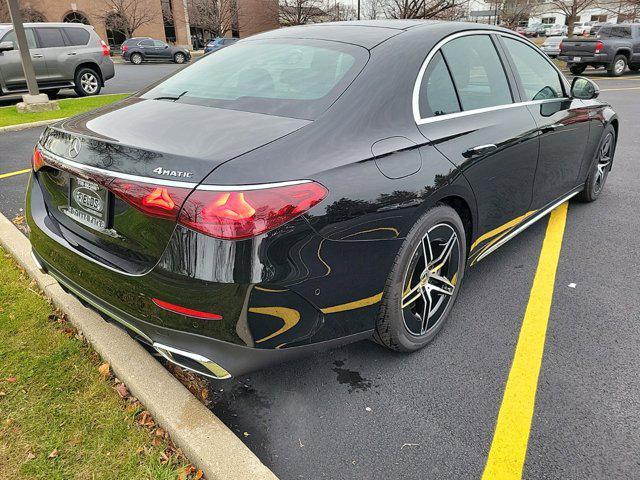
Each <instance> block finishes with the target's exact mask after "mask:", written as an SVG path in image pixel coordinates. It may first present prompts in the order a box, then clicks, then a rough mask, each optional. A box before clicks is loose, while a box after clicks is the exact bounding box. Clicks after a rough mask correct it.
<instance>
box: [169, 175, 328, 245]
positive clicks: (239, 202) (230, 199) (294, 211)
mask: <svg viewBox="0 0 640 480" xmlns="http://www.w3.org/2000/svg"><path fill="white" fill-rule="evenodd" d="M327 193H328V192H327V189H326V188H324V187H323V186H322V185H320V184H319V183H315V182H305V183H300V184H294V185H283V186H277V187H271V188H261V189H254V190H250V189H245V190H241V189H238V190H236V191H220V190H218V191H216V190H202V189H198V190H195V191H194V192H193V193H192V194H191V195H189V197H188V198H187V200H186V202H185V204H184V206H183V208H182V210H181V212H180V218H179V219H178V221H179V222H180V223H181V224H182V225H185V226H186V227H189V228H191V229H193V230H197V231H199V232H202V233H204V234H206V235H210V236H212V237H216V238H222V239H228V240H238V239H242V238H248V237H253V236H256V235H260V234H261V233H264V232H267V231H269V230H273V229H274V228H276V227H279V226H280V225H283V224H284V223H286V222H288V221H290V220H292V219H294V218H295V217H297V216H299V215H302V214H303V213H304V212H306V211H307V210H309V209H310V208H311V207H313V206H314V205H316V204H318V203H319V202H320V201H322V199H323V198H324V197H326V196H327Z"/></svg>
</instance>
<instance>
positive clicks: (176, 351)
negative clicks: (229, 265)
mask: <svg viewBox="0 0 640 480" xmlns="http://www.w3.org/2000/svg"><path fill="white" fill-rule="evenodd" d="M32 257H33V259H34V262H35V263H36V265H37V266H38V268H40V269H42V271H44V272H46V273H48V274H49V275H51V276H52V277H53V278H55V279H56V280H57V281H58V283H60V285H62V287H63V288H64V289H65V290H67V291H68V292H69V293H70V294H73V295H74V296H76V297H77V298H79V299H80V300H82V301H83V302H85V303H88V304H89V305H91V306H92V307H93V308H95V309H96V310H98V311H99V312H101V313H103V314H105V315H106V316H107V317H109V319H111V320H113V321H115V322H117V323H118V324H120V325H121V326H123V327H125V328H126V329H127V330H128V331H129V332H130V333H131V334H132V335H133V336H134V338H136V339H137V340H138V341H140V342H142V343H145V344H146V345H148V346H151V347H153V348H154V349H155V350H156V351H158V353H160V354H161V355H162V356H163V357H164V358H166V359H167V360H168V361H170V362H172V363H175V364H177V365H180V366H181V367H183V368H187V369H188V370H192V371H195V372H197V373H199V374H201V375H205V376H208V377H211V378H215V379H220V380H222V379H227V378H230V377H232V376H238V375H243V374H245V373H247V372H251V371H254V370H259V369H262V368H265V367H268V366H271V365H275V364H278V363H282V362H285V361H289V360H293V359H296V358H299V357H302V356H305V355H308V354H310V353H313V352H315V351H321V350H325V349H328V348H333V347H337V346H340V345H343V344H347V343H350V342H354V341H358V340H362V339H365V338H369V337H370V336H371V334H372V332H370V331H367V332H361V333H359V334H354V335H350V336H347V337H342V338H339V339H334V340H329V341H325V342H319V343H315V344H312V345H304V346H299V347H292V348H287V349H282V350H265V349H256V348H251V347H244V346H241V345H234V344H232V343H228V342H223V341H221V340H216V339H213V338H210V337H205V336H202V335H198V334H194V333H189V332H183V331H179V330H175V329H171V328H165V327H162V326H159V325H156V324H153V323H149V322H145V321H143V320H140V319H138V318H135V317H133V316H131V315H129V314H127V313H126V312H123V311H122V310H119V309H117V308H116V307H113V306H112V305H109V304H108V303H107V302H105V301H104V300H102V299H100V298H98V297H97V296H96V295H94V294H92V293H91V292H89V291H87V290H86V289H84V288H83V287H81V286H80V285H78V284H77V283H76V282H74V281H72V280H71V279H69V278H67V277H66V276H65V275H63V274H62V273H60V272H59V271H58V270H56V269H55V268H54V267H53V266H51V265H49V264H47V262H45V261H44V260H43V259H42V258H41V257H40V256H39V255H38V254H37V252H32Z"/></svg>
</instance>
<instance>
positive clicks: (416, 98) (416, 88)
mask: <svg viewBox="0 0 640 480" xmlns="http://www.w3.org/2000/svg"><path fill="white" fill-rule="evenodd" d="M471 35H487V36H489V37H490V36H491V35H499V36H502V37H508V38H513V39H515V40H518V41H520V42H522V43H525V44H527V45H529V46H532V47H533V48H536V49H537V47H536V46H535V45H533V44H531V42H529V41H528V40H526V39H523V38H519V37H518V36H517V35H512V34H510V33H507V32H501V31H497V30H467V31H465V32H458V33H454V34H453V35H449V36H448V37H446V38H443V39H442V40H440V41H439V42H438V43H436V45H435V46H434V47H433V48H432V49H431V50H430V51H429V54H428V55H427V58H425V60H424V62H422V66H421V67H420V71H419V72H418V77H417V78H416V81H415V83H414V85H413V98H412V101H411V105H412V109H413V119H414V120H415V122H416V124H417V125H424V124H426V123H433V122H439V121H442V120H448V119H451V118H458V117H466V116H468V115H475V114H478V113H485V112H493V111H496V110H503V109H506V108H514V107H522V106H526V105H538V104H541V103H548V102H557V101H558V100H568V99H569V97H561V98H548V99H544V100H531V101H526V102H513V103H506V104H503V105H496V106H493V107H485V108H476V109H473V110H463V111H461V112H455V113H447V114H445V115H439V116H437V117H425V118H422V117H421V116H420V86H421V85H422V79H423V78H424V74H425V72H426V70H427V67H428V66H429V63H430V62H431V60H432V58H433V56H434V55H435V54H436V53H437V52H438V51H440V49H441V48H442V47H443V46H444V45H446V44H447V43H448V42H450V41H451V40H455V39H456V38H460V37H466V36H471ZM496 53H497V54H498V55H499V56H500V52H499V51H498V49H496ZM542 55H544V53H542ZM500 60H502V58H501V59H500ZM548 63H549V64H550V65H551V66H552V67H553V68H554V69H555V70H556V72H557V73H558V74H559V75H560V81H561V82H562V84H563V86H564V87H565V90H566V89H567V82H566V80H565V78H564V75H562V73H561V72H560V70H559V69H558V68H557V67H556V66H555V65H554V64H553V63H552V62H548ZM505 76H507V74H506V72H505ZM507 77H508V76H507ZM507 80H508V78H507Z"/></svg>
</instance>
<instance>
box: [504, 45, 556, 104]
mask: <svg viewBox="0 0 640 480" xmlns="http://www.w3.org/2000/svg"><path fill="white" fill-rule="evenodd" d="M503 40H504V44H505V46H506V47H507V51H508V52H509V54H510V55H511V58H512V59H513V63H514V64H515V67H516V70H517V73H518V75H519V76H520V81H521V82H522V86H523V87H524V91H525V94H526V101H530V100H545V99H550V98H561V97H563V96H564V91H563V89H562V82H561V81H560V76H559V74H558V72H557V71H556V69H555V68H553V67H552V66H551V65H550V64H549V62H548V61H547V60H546V59H545V58H544V57H543V56H542V54H540V53H538V52H537V51H536V50H534V49H533V47H530V46H529V45H526V44H524V43H523V42H520V41H518V40H514V39H512V38H508V37H503Z"/></svg>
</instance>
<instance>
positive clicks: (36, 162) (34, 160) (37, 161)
mask: <svg viewBox="0 0 640 480" xmlns="http://www.w3.org/2000/svg"><path fill="white" fill-rule="evenodd" d="M42 165H44V157H43V156H42V152H40V150H39V149H38V147H36V148H35V149H34V150H33V157H31V167H32V168H33V171H34V172H37V171H38V170H40V169H41V168H42Z"/></svg>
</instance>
